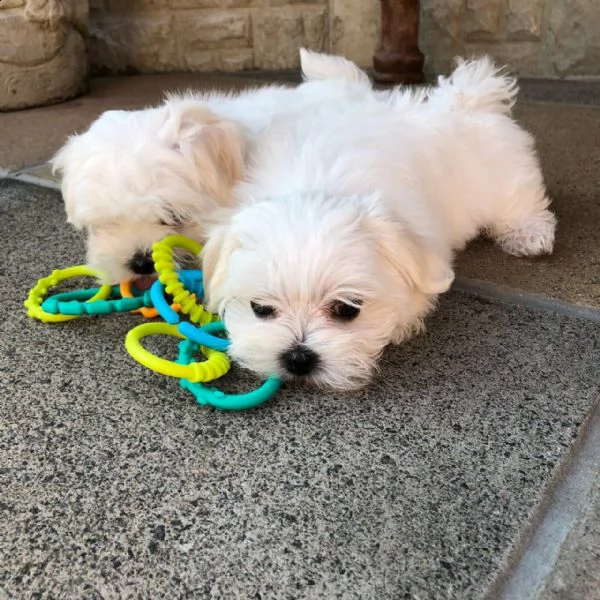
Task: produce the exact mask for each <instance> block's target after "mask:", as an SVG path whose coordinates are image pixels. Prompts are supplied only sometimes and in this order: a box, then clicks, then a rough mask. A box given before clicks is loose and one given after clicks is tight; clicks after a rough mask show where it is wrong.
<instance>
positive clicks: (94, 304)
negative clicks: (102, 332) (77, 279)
mask: <svg viewBox="0 0 600 600" xmlns="http://www.w3.org/2000/svg"><path fill="white" fill-rule="evenodd" d="M94 292H95V289H91V290H76V291H74V292H64V293H60V294H56V295H55V296H52V297H51V298H47V299H46V300H44V302H43V304H42V308H43V309H44V310H45V311H46V312H48V313H52V314H61V315H75V316H78V317H79V316H81V315H91V316H98V315H109V314H111V313H115V312H132V311H133V312H136V311H137V310H139V309H140V308H141V307H145V306H151V303H152V300H151V299H150V294H149V293H148V292H146V293H144V294H143V295H141V296H133V297H131V298H122V297H121V296H120V294H119V288H118V287H116V289H115V287H114V286H113V287H112V289H111V296H116V297H115V298H107V299H100V300H92V298H93V297H94Z"/></svg>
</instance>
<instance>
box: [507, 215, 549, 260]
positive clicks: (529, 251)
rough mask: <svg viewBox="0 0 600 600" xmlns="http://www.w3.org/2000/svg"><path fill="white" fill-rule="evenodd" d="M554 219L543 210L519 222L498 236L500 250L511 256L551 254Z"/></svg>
mask: <svg viewBox="0 0 600 600" xmlns="http://www.w3.org/2000/svg"><path fill="white" fill-rule="evenodd" d="M555 230H556V217H555V216H554V215H553V214H552V213H551V212H550V211H549V210H545V211H543V212H542V213H540V214H539V215H535V216H530V217H527V218H526V219H523V220H522V221H520V222H519V224H518V226H517V227H515V228H514V229H510V230H508V231H506V232H505V233H504V234H502V235H500V236H498V238H497V240H498V243H499V244H500V246H501V247H502V249H503V250H504V251H505V252H508V254H512V255H513V256H537V255H539V254H551V253H552V249H553V247H554V232H555Z"/></svg>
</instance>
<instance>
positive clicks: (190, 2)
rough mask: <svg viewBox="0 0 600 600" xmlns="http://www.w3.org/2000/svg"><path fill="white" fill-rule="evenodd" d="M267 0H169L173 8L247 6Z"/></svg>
mask: <svg viewBox="0 0 600 600" xmlns="http://www.w3.org/2000/svg"><path fill="white" fill-rule="evenodd" d="M264 1H265V0H168V2H169V6H170V7H171V8H220V9H226V8H246V7H249V6H255V5H259V4H261V2H262V3H264Z"/></svg>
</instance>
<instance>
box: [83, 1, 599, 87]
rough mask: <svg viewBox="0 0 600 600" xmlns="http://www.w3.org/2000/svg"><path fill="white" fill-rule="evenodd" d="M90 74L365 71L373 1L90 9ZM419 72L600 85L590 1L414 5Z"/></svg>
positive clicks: (99, 5) (372, 41)
mask: <svg viewBox="0 0 600 600" xmlns="http://www.w3.org/2000/svg"><path fill="white" fill-rule="evenodd" d="M90 8H91V26H90V40H89V48H90V59H91V62H92V66H93V68H94V69H95V71H96V72H98V71H100V72H128V71H141V72H153V71H179V70H200V71H201V70H224V71H236V70H241V69H284V68H294V67H297V65H298V55H297V49H298V47H299V46H301V45H305V46H308V47H310V48H313V49H316V50H327V51H332V52H335V53H340V54H344V55H345V56H348V57H349V58H352V59H354V60H356V61H357V62H359V63H360V64H361V65H363V66H371V60H372V56H373V53H374V51H375V47H376V44H377V40H378V32H379V2H378V0H303V1H297V0H128V1H127V2H123V1H122V0H91V2H90ZM421 13H422V18H421V36H420V40H421V41H420V44H421V49H422V50H423V51H424V53H425V56H426V69H427V70H428V71H430V72H445V71H447V70H448V69H449V68H450V64H451V62H452V58H453V57H454V56H456V55H467V56H469V55H473V54H479V53H489V54H491V55H492V56H494V57H496V58H497V59H498V61H499V62H503V63H508V64H509V65H510V66H511V68H512V69H513V70H514V71H516V72H517V73H520V74H522V75H530V76H547V77H563V76H577V75H600V35H599V32H600V1H598V0H421Z"/></svg>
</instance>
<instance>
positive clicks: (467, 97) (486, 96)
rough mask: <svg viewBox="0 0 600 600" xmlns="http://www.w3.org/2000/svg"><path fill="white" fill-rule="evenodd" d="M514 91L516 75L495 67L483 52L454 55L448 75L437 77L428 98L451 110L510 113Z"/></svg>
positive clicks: (515, 94)
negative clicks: (472, 55) (465, 56)
mask: <svg viewBox="0 0 600 600" xmlns="http://www.w3.org/2000/svg"><path fill="white" fill-rule="evenodd" d="M518 91H519V89H518V87H517V80H516V78H514V77H510V76H509V75H507V74H506V73H505V72H503V70H502V69H498V68H497V67H496V66H495V65H494V63H493V62H492V60H491V59H490V58H489V57H488V56H484V57H483V58H479V59H473V60H464V59H458V61H457V66H456V69H455V70H454V72H453V73H452V74H451V75H450V77H439V79H438V85H437V86H436V87H435V88H433V89H432V90H431V91H430V94H429V99H430V101H432V102H435V103H440V104H446V105H448V108H451V109H454V110H456V109H457V108H459V109H460V108H464V109H467V110H478V111H482V112H491V113H499V114H510V112H511V109H512V107H513V106H514V104H515V101H516V98H517V93H518Z"/></svg>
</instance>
